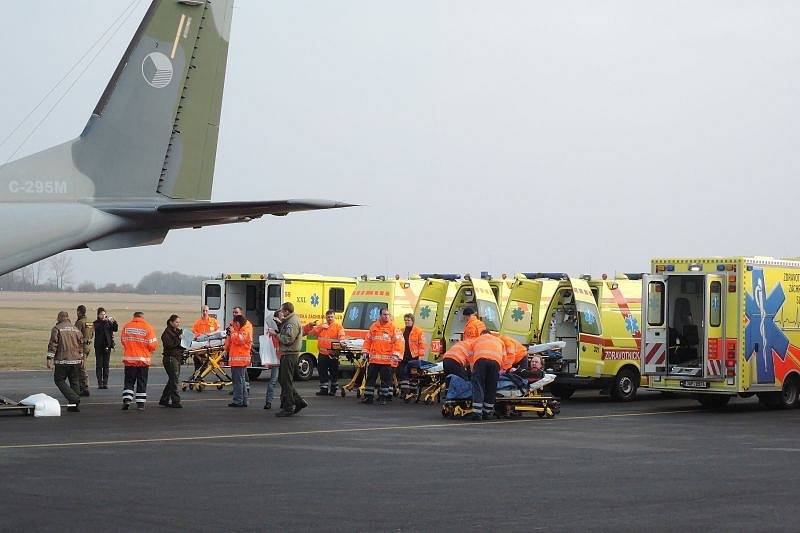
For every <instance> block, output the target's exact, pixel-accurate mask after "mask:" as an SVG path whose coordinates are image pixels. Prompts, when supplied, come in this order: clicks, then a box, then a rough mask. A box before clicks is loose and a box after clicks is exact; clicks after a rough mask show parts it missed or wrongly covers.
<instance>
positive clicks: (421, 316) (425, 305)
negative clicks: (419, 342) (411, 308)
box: [415, 300, 439, 329]
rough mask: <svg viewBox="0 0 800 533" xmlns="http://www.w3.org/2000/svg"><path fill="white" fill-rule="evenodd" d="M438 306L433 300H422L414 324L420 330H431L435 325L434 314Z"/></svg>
mask: <svg viewBox="0 0 800 533" xmlns="http://www.w3.org/2000/svg"><path fill="white" fill-rule="evenodd" d="M438 310H439V304H438V303H437V302H434V301H433V300H422V301H420V303H419V312H418V313H417V316H416V317H415V321H416V322H415V323H416V325H417V326H419V327H421V328H422V329H433V327H434V326H435V325H436V312H437V311H438Z"/></svg>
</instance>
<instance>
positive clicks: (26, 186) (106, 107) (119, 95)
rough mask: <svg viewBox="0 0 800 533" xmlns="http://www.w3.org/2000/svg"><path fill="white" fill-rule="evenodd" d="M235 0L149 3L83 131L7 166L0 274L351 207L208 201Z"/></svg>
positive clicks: (1, 194) (1, 200)
mask: <svg viewBox="0 0 800 533" xmlns="http://www.w3.org/2000/svg"><path fill="white" fill-rule="evenodd" d="M232 14H233V0H213V1H210V0H154V1H153V2H152V3H151V5H150V7H149V9H148V10H147V13H146V14H145V16H144V18H143V19H142V22H141V24H140V25H139V28H138V29H137V31H136V33H135V34H134V36H133V39H132V40H131V43H130V44H129V46H128V48H127V49H126V51H125V53H124V55H123V57H122V59H121V61H120V62H119V65H118V66H117V69H116V70H115V71H114V74H113V75H112V77H111V80H110V81H109V83H108V85H107V86H106V89H105V91H104V92H103V94H102V96H101V97H100V100H99V102H98V103H97V106H96V107H95V109H94V112H93V113H92V115H91V117H90V118H89V121H88V123H87V124H86V127H85V128H84V130H83V132H82V133H81V135H80V136H79V137H78V138H77V139H74V140H72V141H69V142H66V143H63V144H60V145H58V146H54V147H52V148H49V149H46V150H44V151H42V152H39V153H37V154H33V155H31V156H28V157H24V158H22V159H19V160H16V161H12V162H11V163H9V164H7V165H3V166H0V274H2V273H6V272H9V271H11V270H14V269H16V268H19V267H22V266H25V265H27V264H30V263H33V262H35V261H39V260H41V259H44V258H46V257H49V256H51V255H54V254H57V253H59V252H62V251H64V250H70V249H76V248H87V247H88V248H90V249H92V250H109V249H114V248H126V247H131V246H143V245H150V244H158V243H161V242H163V240H164V238H165V237H166V235H167V233H168V231H169V230H170V229H177V228H199V227H202V226H209V225H217V224H230V223H235V222H248V221H250V220H252V219H254V218H259V217H261V216H263V215H266V214H271V215H277V216H283V215H286V214H288V213H291V212H296V211H309V210H316V209H332V208H339V207H350V205H351V204H345V203H341V202H333V201H326V200H271V201H247V202H210V201H209V200H210V198H211V189H212V183H213V179H214V164H215V158H216V152H217V139H218V135H219V126H220V113H221V109H222V94H223V88H224V83H225V69H226V64H227V57H228V42H229V40H230V28H231V18H232Z"/></svg>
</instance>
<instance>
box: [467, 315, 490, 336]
mask: <svg viewBox="0 0 800 533" xmlns="http://www.w3.org/2000/svg"><path fill="white" fill-rule="evenodd" d="M485 329H486V324H484V323H483V322H482V321H481V320H479V319H478V317H477V316H476V315H471V316H470V317H469V320H467V323H466V324H464V336H463V338H464V340H467V339H477V338H478V336H479V335H480V334H481V333H483V330H485Z"/></svg>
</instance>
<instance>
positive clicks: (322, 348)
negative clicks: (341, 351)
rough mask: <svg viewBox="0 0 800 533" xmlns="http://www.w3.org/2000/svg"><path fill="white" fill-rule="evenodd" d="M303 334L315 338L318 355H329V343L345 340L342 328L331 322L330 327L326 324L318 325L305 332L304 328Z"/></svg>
mask: <svg viewBox="0 0 800 533" xmlns="http://www.w3.org/2000/svg"><path fill="white" fill-rule="evenodd" d="M303 333H305V334H306V335H313V336H315V337H316V338H317V348H318V349H319V353H320V355H330V353H331V343H332V342H333V341H335V340H342V339H344V338H345V335H344V328H343V327H342V325H341V324H339V323H338V322H333V323H332V324H330V325H329V324H328V323H327V322H325V323H324V324H318V325H316V326H313V327H312V328H311V329H309V330H307V331H306V328H303Z"/></svg>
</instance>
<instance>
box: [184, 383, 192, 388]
mask: <svg viewBox="0 0 800 533" xmlns="http://www.w3.org/2000/svg"><path fill="white" fill-rule="evenodd" d="M193 389H194V385H192V384H191V383H189V390H193ZM184 390H186V389H184Z"/></svg>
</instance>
